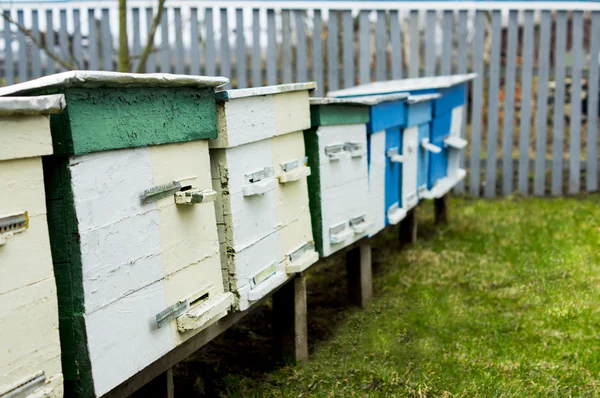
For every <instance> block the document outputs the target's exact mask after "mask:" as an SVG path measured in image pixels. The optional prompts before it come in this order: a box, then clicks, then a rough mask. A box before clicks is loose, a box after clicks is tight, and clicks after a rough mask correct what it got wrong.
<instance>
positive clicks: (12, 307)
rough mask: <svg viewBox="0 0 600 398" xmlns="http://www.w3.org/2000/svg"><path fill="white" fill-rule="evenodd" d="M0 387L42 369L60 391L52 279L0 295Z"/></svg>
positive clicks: (60, 382) (58, 391)
mask: <svg viewBox="0 0 600 398" xmlns="http://www.w3.org/2000/svg"><path fill="white" fill-rule="evenodd" d="M0 325H2V327H0V352H1V353H2V355H0V390H2V387H5V386H10V385H13V384H14V383H15V382H17V381H19V380H21V379H23V378H25V377H28V376H32V375H33V374H35V373H37V372H38V371H40V370H43V371H44V372H45V374H46V377H47V378H48V379H52V384H51V385H52V387H51V388H53V389H55V390H56V392H57V395H58V394H60V392H61V391H62V376H61V362H60V341H59V336H58V304H57V300H56V283H55V281H54V278H53V277H51V278H47V279H45V280H43V281H41V282H38V283H34V284H32V285H28V286H25V287H22V288H20V289H16V290H13V291H11V292H9V293H6V294H0Z"/></svg>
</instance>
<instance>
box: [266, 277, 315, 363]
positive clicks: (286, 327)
mask: <svg viewBox="0 0 600 398" xmlns="http://www.w3.org/2000/svg"><path fill="white" fill-rule="evenodd" d="M273 335H274V339H275V348H276V350H277V352H276V354H277V356H278V357H279V359H280V360H282V361H284V362H285V363H298V362H302V361H305V360H307V359H308V336H307V326H306V277H305V276H304V275H303V274H297V275H296V277H294V279H293V280H291V281H289V282H287V283H286V284H285V285H284V286H283V287H281V289H279V290H278V291H276V292H275V293H274V294H273Z"/></svg>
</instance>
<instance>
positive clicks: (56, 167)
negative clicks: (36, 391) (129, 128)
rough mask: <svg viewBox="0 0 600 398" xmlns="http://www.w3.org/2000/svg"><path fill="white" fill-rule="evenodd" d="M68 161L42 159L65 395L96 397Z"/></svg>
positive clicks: (58, 158)
mask: <svg viewBox="0 0 600 398" xmlns="http://www.w3.org/2000/svg"><path fill="white" fill-rule="evenodd" d="M68 162H69V160H68V158H67V157H57V156H47V157H44V158H43V159H42V164H43V170H44V188H45V190H46V208H47V211H48V230H49V235H50V249H51V252H52V262H53V264H54V276H55V279H56V293H57V298H58V322H59V324H58V326H59V334H60V346H61V363H62V368H63V375H64V379H65V381H64V383H65V396H73V397H93V396H94V383H93V379H92V372H91V362H90V358H89V353H88V346H87V335H86V328H85V318H84V316H83V311H84V295H83V274H82V265H81V252H80V250H79V231H78V229H77V217H76V214H75V204H74V202H73V192H72V190H71V176H70V173H69V169H68Z"/></svg>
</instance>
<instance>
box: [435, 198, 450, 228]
mask: <svg viewBox="0 0 600 398" xmlns="http://www.w3.org/2000/svg"><path fill="white" fill-rule="evenodd" d="M449 201H450V193H447V194H446V195H444V196H442V197H441V198H438V199H435V200H434V206H435V223H436V225H439V224H448V221H449V218H450V216H449V212H448V208H449V205H448V202H449Z"/></svg>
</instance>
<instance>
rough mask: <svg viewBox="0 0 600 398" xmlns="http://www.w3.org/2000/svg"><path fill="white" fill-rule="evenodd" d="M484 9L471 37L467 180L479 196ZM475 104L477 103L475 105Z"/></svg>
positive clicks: (476, 17) (476, 195)
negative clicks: (469, 132) (470, 107)
mask: <svg viewBox="0 0 600 398" xmlns="http://www.w3.org/2000/svg"><path fill="white" fill-rule="evenodd" d="M484 22H485V11H476V12H475V32H481V34H478V35H475V37H474V38H473V52H472V62H473V71H474V72H475V73H477V77H476V78H475V80H474V81H473V83H472V84H471V88H472V92H471V98H472V99H473V104H474V105H473V109H472V110H471V150H470V155H471V157H470V166H471V175H470V180H469V191H470V192H471V195H473V196H475V197H479V187H480V180H481V175H480V173H481V165H480V160H481V159H480V156H481V120H482V115H481V112H482V109H481V108H482V107H483V78H484V70H483V67H484V65H483V43H484V40H485V34H484V33H483V32H485V30H484ZM475 104H477V105H475Z"/></svg>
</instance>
